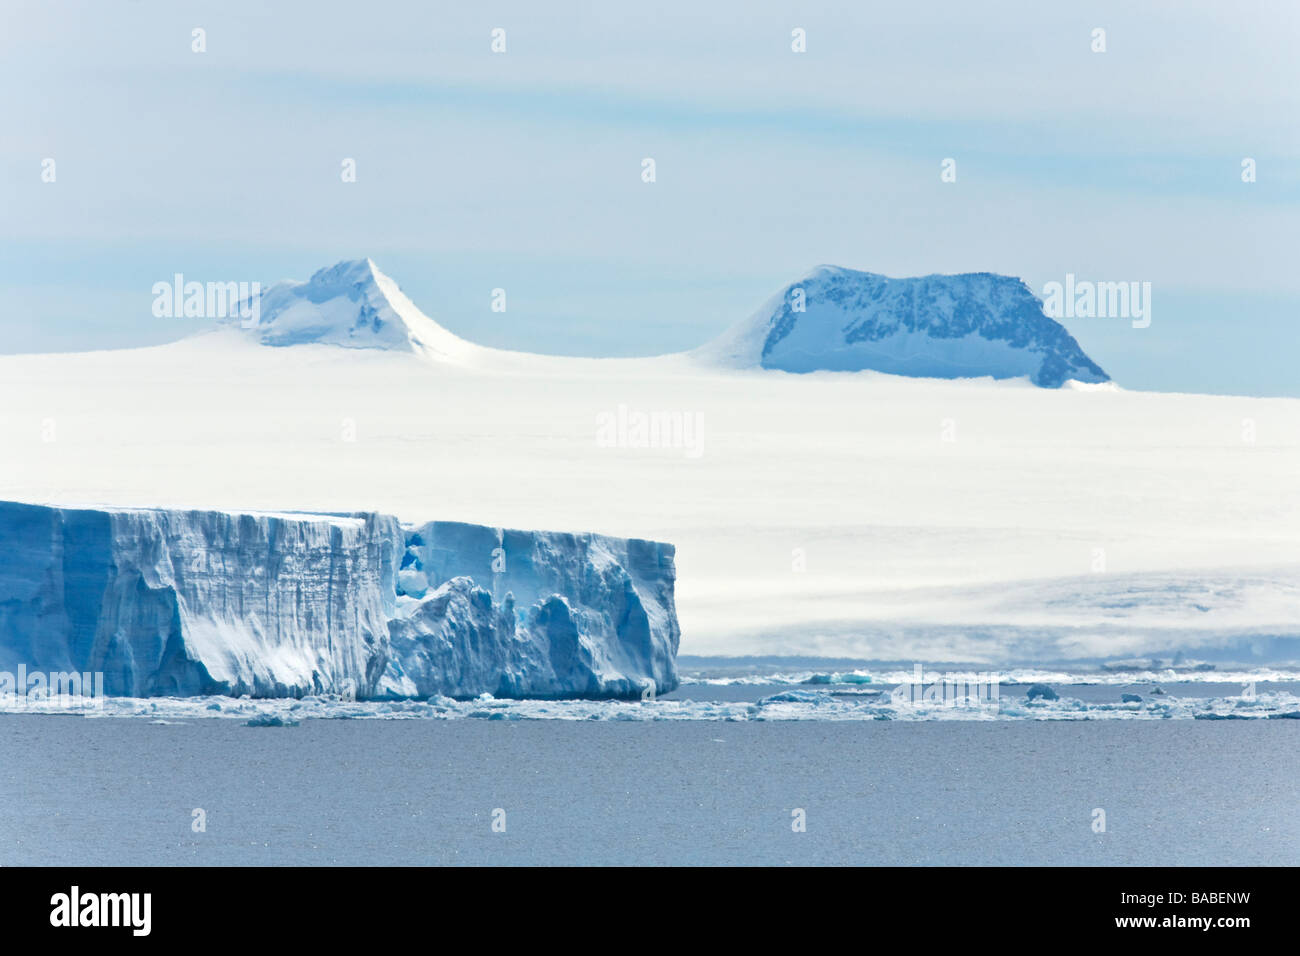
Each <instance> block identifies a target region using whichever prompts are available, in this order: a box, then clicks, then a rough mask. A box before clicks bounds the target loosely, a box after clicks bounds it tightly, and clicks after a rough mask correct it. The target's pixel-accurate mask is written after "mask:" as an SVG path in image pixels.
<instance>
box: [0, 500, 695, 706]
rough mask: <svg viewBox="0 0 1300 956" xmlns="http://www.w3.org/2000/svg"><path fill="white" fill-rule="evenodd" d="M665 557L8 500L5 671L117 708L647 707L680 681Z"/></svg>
mask: <svg viewBox="0 0 1300 956" xmlns="http://www.w3.org/2000/svg"><path fill="white" fill-rule="evenodd" d="M673 557H674V550H673V546H672V545H669V544H661V543H659V542H654V541H643V540H639V539H623V538H612V537H607V536H603V535H597V534H562V533H556V532H541V531H511V530H503V529H501V528H489V527H483V526H480V525H470V524H460V523H457V522H446V521H434V522H429V523H427V524H422V525H418V526H412V525H404V524H402V523H401V522H400V521H399V520H398V519H397V518H395V517H392V516H390V515H384V514H377V513H357V514H351V515H322V514H303V513H287V514H283V513H242V512H224V511H180V510H167V509H126V508H121V509H119V508H105V509H72V508H57V507H46V506H41V505H30V504H19V503H13V502H0V670H4V671H8V672H14V671H16V670H17V668H18V667H19V666H20V665H22V666H25V668H26V671H27V672H29V673H30V672H40V671H44V672H46V673H51V674H57V673H64V672H77V673H83V672H102V673H103V674H104V692H105V693H106V694H107V695H109V696H110V697H155V696H173V697H186V696H196V695H228V696H232V697H239V696H241V695H245V694H247V695H251V696H253V697H293V698H296V697H302V696H305V695H313V694H336V695H340V696H343V697H356V698H360V699H363V700H372V699H402V698H417V697H418V698H428V697H430V696H437V695H441V696H445V697H448V698H473V697H477V696H479V695H481V694H485V693H488V694H492V695H494V696H495V697H501V698H566V697H580V698H641V697H644V696H653V695H655V694H660V693H664V692H667V691H669V690H672V689H673V688H675V687H676V686H677V665H676V654H677V646H678V639H679V629H678V624H677V612H676V609H675V607H674V603H673V582H674V577H675V571H674V564H673ZM20 700H21V698H20ZM4 707H5V705H3V704H0V709H4ZM29 709H30V708H29Z"/></svg>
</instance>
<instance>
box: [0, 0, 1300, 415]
mask: <svg viewBox="0 0 1300 956" xmlns="http://www.w3.org/2000/svg"><path fill="white" fill-rule="evenodd" d="M2 9H3V12H0V17H3V24H0V116H3V124H4V132H5V135H4V136H3V137H2V138H0V210H3V214H2V215H3V218H0V351H7V352H20V351H32V350H54V349H75V348H84V347H103V346H106V345H110V344H142V343H146V342H155V341H163V340H166V339H169V338H174V337H177V336H179V335H181V334H184V333H187V332H188V331H190V329H191V327H190V326H187V325H184V324H183V322H184V320H178V319H163V320H160V319H156V318H154V317H153V316H152V313H151V310H150V304H151V301H152V295H151V292H150V289H151V287H152V285H153V283H154V282H156V281H158V280H159V279H166V278H169V277H170V276H171V275H172V274H173V273H174V272H182V273H184V274H185V275H186V277H187V278H193V279H199V280H207V279H218V280H260V281H262V282H263V283H267V282H270V281H273V280H276V279H279V278H286V277H295V278H306V277H307V276H308V275H309V274H310V273H311V272H312V271H314V270H315V269H316V268H319V267H321V266H324V265H328V264H330V263H332V262H334V261H336V260H338V259H341V258H356V257H360V256H366V255H369V256H371V257H372V258H374V259H375V260H376V261H377V262H378V263H379V265H380V266H381V268H383V269H384V270H385V271H386V272H388V273H389V274H390V275H392V276H393V277H394V278H396V279H397V280H398V281H399V282H400V283H401V285H402V287H403V288H404V289H405V290H406V291H407V293H408V294H409V295H411V297H412V298H413V299H414V300H415V301H416V303H417V304H419V305H420V306H421V307H422V308H423V309H424V310H425V311H426V312H428V313H429V314H430V315H432V316H433V317H434V318H436V319H438V320H439V321H440V322H442V323H443V324H444V325H446V326H447V327H449V328H451V329H452V330H454V331H456V332H458V333H459V334H461V335H464V336H466V337H468V338H471V339H474V340H476V341H480V342H484V343H487V344H490V345H498V346H505V347H511V348H519V349H529V350H537V351H549V352H562V353H570V354H588V355H629V354H651V353H655V352H664V351H673V350H678V349H683V348H688V347H691V346H694V345H696V344H699V343H700V342H702V341H704V340H705V339H707V338H709V337H710V336H712V335H714V334H716V333H717V332H718V331H720V330H721V329H722V328H724V327H725V326H727V325H729V324H730V323H732V322H734V321H736V320H737V319H740V318H742V317H744V316H745V315H747V314H749V313H750V312H751V311H753V310H754V309H755V308H757V307H758V305H759V304H761V303H762V302H763V300H765V299H766V298H767V297H768V296H770V295H771V294H772V293H773V292H774V291H776V290H777V289H778V288H780V287H781V286H782V285H784V284H785V283H787V282H789V281H791V280H793V279H794V278H796V277H798V276H799V275H801V274H802V273H804V272H806V271H807V270H808V269H809V268H811V267H812V266H814V265H817V264H819V263H834V264H838V265H843V266H847V267H850V268H856V269H867V270H871V271H876V272H883V273H886V274H890V275H916V274H925V273H932V272H968V271H992V272H1001V273H1007V274H1011V275H1018V276H1021V277H1023V278H1025V279H1026V280H1027V281H1028V282H1029V283H1030V285H1031V286H1033V287H1034V288H1035V289H1041V288H1042V285H1043V283H1045V282H1048V281H1052V280H1057V281H1060V280H1061V279H1063V277H1064V275H1065V273H1067V272H1073V273H1075V274H1076V275H1077V276H1079V277H1081V278H1091V279H1096V280H1108V281H1114V280H1139V281H1149V282H1151V283H1152V286H1153V292H1152V296H1153V317H1152V324H1151V327H1150V328H1148V329H1142V330H1135V329H1131V328H1129V327H1128V326H1127V324H1126V323H1124V322H1122V321H1116V320H1104V319H1090V320H1089V319H1080V320H1071V321H1069V322H1067V325H1068V326H1069V328H1070V330H1071V332H1073V333H1074V334H1075V335H1076V337H1077V338H1079V340H1080V342H1081V343H1082V344H1083V346H1084V348H1085V349H1086V350H1088V351H1089V353H1090V354H1091V355H1092V356H1093V358H1095V359H1096V360H1097V361H1098V362H1099V363H1100V364H1101V365H1102V366H1103V367H1104V368H1105V369H1106V370H1107V371H1109V372H1110V373H1111V374H1112V375H1113V376H1115V378H1116V379H1117V380H1118V381H1120V382H1121V383H1122V384H1125V385H1128V386H1130V387H1137V388H1161V389H1178V390H1187V391H1211V392H1244V393H1253V394H1292V395H1300V375H1296V373H1295V372H1294V367H1295V364H1296V359H1297V357H1298V356H1300V325H1297V316H1298V315H1300V270H1297V269H1296V268H1295V265H1294V260H1295V258H1296V252H1297V247H1298V245H1300V243H1298V242H1297V240H1298V239H1300V132H1298V130H1300V127H1298V126H1297V119H1298V118H1300V110H1298V109H1297V106H1298V105H1300V58H1297V56H1296V55H1295V49H1296V44H1297V42H1298V41H1300V5H1297V4H1294V3H1291V2H1287V0H1280V2H1276V3H1262V2H1250V0H1247V2H1244V3H1235V4H1231V5H1225V4H1212V3H1162V2H1146V3H1142V4H1132V3H1128V2H1124V3H1113V4H1107V3H1086V4H1084V3H1079V4H1070V3H1050V4H1047V3H1042V2H1024V3H1020V2H1002V3H989V4H978V5H975V4H968V3H960V2H956V0H952V2H944V3H908V4H873V3H843V4H815V3H814V4H809V3H798V4H796V3H764V2H754V0H745V2H709V3H703V4H701V3H665V2H656V3H653V4H647V5H643V6H636V7H634V6H631V5H629V4H602V3H581V4H578V3H567V4H566V3H552V4H546V5H544V9H543V5H537V4H526V3H484V4H455V5H453V4H429V3H419V2H385V0H374V2H370V3H367V4H363V5H357V4H343V3H337V4H336V3H329V2H315V3H307V2H278V3H276V4H263V3H251V2H248V3H245V2H229V0H226V2H221V3H218V2H215V0H213V2H196V3H188V4H184V5H179V4H174V3H168V2H164V0H134V2H120V3H102V2H85V3H65V2H57V0H56V2H48V3H38V2H26V0H9V2H6V3H4V4H3V8H2ZM194 27H203V28H204V29H206V31H207V52H206V53H202V54H196V53H193V52H192V51H191V30H192V29H193V28H194ZM494 27H503V28H504V29H505V30H506V37H507V52H506V53H505V54H495V55H494V54H493V53H491V52H490V49H489V43H490V36H489V34H490V31H491V29H492V28H494ZM795 27H802V28H804V29H806V30H807V35H808V52H807V53H805V54H794V53H792V52H791V50H790V31H791V30H792V29H793V28H795ZM1095 27H1102V28H1104V29H1105V30H1106V40H1107V52H1105V53H1093V52H1092V51H1091V49H1090V43H1091V32H1092V30H1093V28H1095ZM647 156H650V157H654V158H655V160H656V163H657V172H658V180H657V182H655V183H654V184H646V183H643V182H642V181H641V178H640V171H641V160H642V158H643V157H647ZM1247 156H1249V157H1252V158H1254V159H1255V160H1256V161H1257V163H1258V182H1256V183H1253V184H1244V183H1242V182H1241V178H1240V163H1241V160H1242V158H1243V157H1247ZM46 157H53V158H54V159H55V161H56V163H57V177H58V178H57V181H56V182H55V183H52V184H50V183H42V182H41V180H40V172H41V160H42V159H44V158H46ZM344 157H352V158H355V159H356V161H357V164H358V181H357V182H356V183H347V184H345V183H343V182H341V180H340V176H339V171H340V162H341V161H342V159H343V158H344ZM945 157H953V158H955V159H956V160H957V170H958V179H957V182H956V183H941V182H940V178H939V171H940V162H941V161H942V160H943V159H944V158H945ZM495 287H504V288H506V290H507V294H508V302H509V309H508V311H507V312H506V313H505V314H500V313H494V312H492V311H491V310H490V308H489V306H490V294H491V290H492V289H493V288H495Z"/></svg>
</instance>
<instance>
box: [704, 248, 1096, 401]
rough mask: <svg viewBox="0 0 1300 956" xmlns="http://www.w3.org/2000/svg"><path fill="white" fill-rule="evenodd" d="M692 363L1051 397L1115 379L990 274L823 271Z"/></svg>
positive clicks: (1030, 301) (1032, 299)
mask: <svg viewBox="0 0 1300 956" xmlns="http://www.w3.org/2000/svg"><path fill="white" fill-rule="evenodd" d="M692 354H693V355H695V356H696V357H697V358H700V359H703V360H705V361H708V362H710V363H713V364H721V365H727V366H731V367H740V368H755V367H758V368H771V369H781V370H783V371H787V372H813V371H818V370H827V371H842V372H849V371H860V370H863V369H873V370H875V371H879V372H889V373H892V374H895V375H911V376H918V377H924V378H975V377H980V376H992V377H993V378H1017V377H1020V376H1028V377H1029V379H1030V380H1031V381H1032V382H1033V383H1034V384H1035V385H1040V386H1043V387H1046V388H1057V387H1059V386H1061V385H1063V384H1064V383H1065V382H1066V381H1068V380H1070V379H1074V380H1076V381H1080V382H1105V381H1109V379H1110V376H1108V375H1107V374H1106V373H1105V372H1104V371H1102V369H1101V367H1100V366H1098V365H1097V363H1095V362H1094V361H1092V359H1090V358H1088V356H1087V355H1085V354H1084V352H1083V350H1082V349H1081V348H1080V347H1079V343H1078V342H1076V341H1075V340H1074V337H1073V336H1071V335H1070V333H1069V332H1068V331H1066V329H1065V327H1064V326H1062V325H1061V324H1060V323H1059V322H1056V321H1054V320H1052V319H1051V318H1049V317H1048V316H1046V315H1045V314H1044V313H1043V307H1042V303H1041V302H1040V300H1039V299H1038V297H1037V296H1035V295H1034V293H1033V292H1032V291H1031V290H1030V289H1029V287H1028V286H1027V285H1025V283H1024V282H1022V281H1021V280H1020V279H1015V278H1012V277H1010V276H1000V275H994V274H992V273H987V272H978V273H966V274H963V275H951V276H945V275H931V276H920V277H916V278H905V279H891V278H889V277H887V276H882V275H877V274H875V273H872V272H856V271H854V270H852V269H841V268H839V267H837V266H820V267H818V268H816V269H814V270H813V271H812V272H810V273H809V274H808V275H806V276H805V277H804V278H803V279H801V280H799V281H797V282H793V283H791V284H790V285H788V286H786V287H785V288H784V289H782V290H781V292H779V293H778V294H777V295H775V296H774V297H773V298H771V299H770V300H768V302H767V303H765V304H764V305H763V307H762V308H761V309H759V310H758V311H757V312H756V313H754V314H753V315H752V316H750V317H749V318H748V319H746V320H744V321H743V322H740V323H738V324H737V325H734V326H732V327H731V328H730V329H728V330H727V331H726V332H724V333H723V334H722V335H720V336H719V337H718V338H716V339H714V340H713V341H711V342H709V343H707V344H705V345H703V346H701V347H700V348H698V349H696V350H695V352H694V353H692Z"/></svg>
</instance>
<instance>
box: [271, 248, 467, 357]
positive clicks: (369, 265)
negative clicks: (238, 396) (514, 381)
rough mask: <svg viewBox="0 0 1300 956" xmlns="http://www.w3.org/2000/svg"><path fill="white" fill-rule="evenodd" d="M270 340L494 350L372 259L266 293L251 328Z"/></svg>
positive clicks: (436, 351) (451, 352)
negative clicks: (426, 308)
mask: <svg viewBox="0 0 1300 956" xmlns="http://www.w3.org/2000/svg"><path fill="white" fill-rule="evenodd" d="M250 333H251V334H253V335H255V336H257V337H258V339H260V341H261V342H262V343H263V344H265V345H302V344H307V343H317V344H321V345H340V346H344V347H346V348H357V349H394V350H398V351H415V352H420V353H423V354H425V355H428V356H429V357H431V358H435V359H440V360H445V361H466V360H468V359H472V358H475V357H477V356H479V355H481V354H482V353H485V352H488V351H491V350H488V349H484V348H483V347H482V346H478V345H475V344H473V343H472V342H466V341H465V340H464V339H462V338H459V337H458V336H456V335H454V334H452V333H451V332H449V331H447V330H446V329H444V328H443V327H442V326H441V325H439V324H438V323H437V322H435V321H434V320H433V319H431V318H429V317H428V316H427V315H425V314H424V313H423V312H421V311H420V310H419V309H418V308H417V307H416V306H415V304H414V303H413V302H411V300H410V299H408V298H407V297H406V295H405V294H404V293H403V292H402V290H401V289H399V288H398V287H397V283H396V282H394V281H393V280H392V279H390V278H389V277H388V276H386V275H384V274H383V273H382V272H380V271H379V269H378V268H377V267H376V266H375V264H374V262H373V261H372V260H370V259H355V260H345V261H343V262H339V263H336V264H335V265H332V266H330V267H329V268H327V269H321V270H319V271H318V272H316V273H315V274H314V275H313V276H312V277H311V279H310V280H308V281H307V282H278V283H276V284H275V285H273V286H271V287H270V288H269V289H267V290H266V291H265V292H264V293H263V294H262V297H261V316H260V321H259V322H258V323H257V325H256V326H255V327H253V328H252V329H250Z"/></svg>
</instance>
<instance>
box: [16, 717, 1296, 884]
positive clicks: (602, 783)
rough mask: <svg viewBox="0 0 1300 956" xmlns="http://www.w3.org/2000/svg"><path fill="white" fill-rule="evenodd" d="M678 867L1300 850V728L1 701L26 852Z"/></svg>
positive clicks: (96, 859) (138, 860)
mask: <svg viewBox="0 0 1300 956" xmlns="http://www.w3.org/2000/svg"><path fill="white" fill-rule="evenodd" d="M1098 808H1099V809H1102V810H1104V811H1105V821H1106V831H1105V832H1104V833H1097V832H1094V829H1093V826H1094V810H1095V809H1098ZM196 809H201V810H202V811H203V812H204V815H205V820H206V832H202V833H196V832H193V830H192V822H193V820H194V819H195V816H194V811H195V810H196ZM498 809H499V810H502V811H504V822H505V832H493V828H492V824H493V820H494V811H495V810H498ZM796 810H802V811H804V815H805V818H806V832H794V831H793V829H792V821H793V820H794V819H795V816H794V811H796ZM496 819H498V820H500V819H501V815H500V814H498V815H497V816H496ZM663 863H668V864H963V865H965V864H969V865H979V864H1018V863H1027V864H1028V863H1034V864H1061V865H1092V864H1157V865H1163V864H1174V865H1177V864H1231V865H1235V864H1259V863H1276V864H1297V863H1300V721H1295V720H1281V721H1273V720H1270V721H1261V720H1252V721H1200V720H1197V721H1192V720H1165V721H1066V722H1058V721H993V722H977V721H971V722H911V723H908V722H889V721H841V722H819V721H796V722H727V721H694V720H687V721H671V722H616V721H570V720H555V721H528V720H525V721H483V720H444V721H430V720H402V721H393V720H307V721H304V722H303V723H302V724H301V725H300V726H297V727H278V728H254V727H246V726H243V724H242V723H240V722H238V721H233V720H221V719H195V720H189V721H186V722H182V723H172V724H154V723H150V722H147V721H144V720H129V719H126V720H118V719H107V720H105V719H100V720H94V719H85V718H81V717H57V716H48V715H30V714H15V715H5V716H0V864H3V865H6V866H10V865H22V864H105V865H107V864H127V865H140V864H217V865H221V864H307V865H316V864H414V865H421V864H663Z"/></svg>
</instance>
